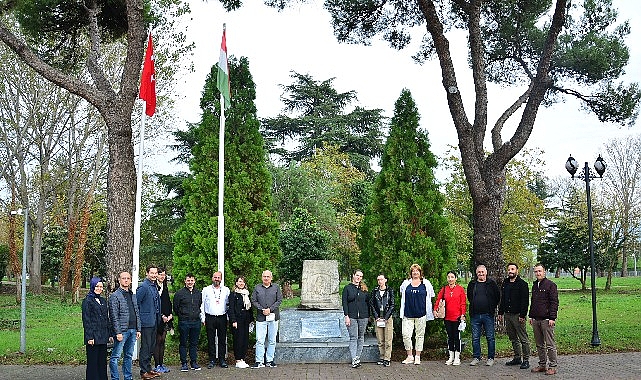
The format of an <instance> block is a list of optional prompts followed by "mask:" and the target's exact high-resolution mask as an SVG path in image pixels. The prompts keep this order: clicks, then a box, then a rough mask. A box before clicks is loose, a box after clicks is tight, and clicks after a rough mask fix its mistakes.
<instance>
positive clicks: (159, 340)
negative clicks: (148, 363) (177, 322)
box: [154, 323, 167, 367]
mask: <svg viewBox="0 0 641 380" xmlns="http://www.w3.org/2000/svg"><path fill="white" fill-rule="evenodd" d="M166 339H167V325H166V324H165V323H161V324H160V327H158V330H157V331H156V347H155V348H154V364H155V366H156V367H158V366H159V365H161V364H164V361H165V340H166Z"/></svg>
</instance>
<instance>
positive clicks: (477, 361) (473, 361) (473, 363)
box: [470, 358, 481, 365]
mask: <svg viewBox="0 0 641 380" xmlns="http://www.w3.org/2000/svg"><path fill="white" fill-rule="evenodd" d="M480 362H481V359H477V358H474V359H472V361H471V362H470V365H477V364H479V363H480Z"/></svg>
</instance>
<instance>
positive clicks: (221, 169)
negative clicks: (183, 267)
mask: <svg viewBox="0 0 641 380" xmlns="http://www.w3.org/2000/svg"><path fill="white" fill-rule="evenodd" d="M218 145H219V147H218V271H219V272H220V273H222V279H221V282H222V283H223V284H224V281H225V214H224V213H223V209H224V207H223V200H224V199H225V196H224V194H225V99H224V98H223V94H222V92H221V94H220V128H219V131H218Z"/></svg>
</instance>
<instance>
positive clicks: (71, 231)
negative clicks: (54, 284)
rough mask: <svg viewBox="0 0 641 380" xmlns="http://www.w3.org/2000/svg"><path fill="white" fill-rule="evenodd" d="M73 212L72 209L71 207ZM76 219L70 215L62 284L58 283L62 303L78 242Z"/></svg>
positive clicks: (61, 278)
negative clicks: (74, 250)
mask: <svg viewBox="0 0 641 380" xmlns="http://www.w3.org/2000/svg"><path fill="white" fill-rule="evenodd" d="M69 209H70V210H71V209H72V207H69ZM75 236H76V219H75V218H74V217H73V216H72V215H71V214H70V215H69V223H68V225H67V242H66V244H65V256H64V258H63V260H62V273H60V282H59V283H58V288H59V291H60V298H61V301H64V300H65V296H66V294H65V290H66V289H67V283H68V282H69V271H70V268H71V255H72V254H73V245H74V242H75V241H76V239H75Z"/></svg>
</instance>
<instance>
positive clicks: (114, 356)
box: [109, 329, 136, 380]
mask: <svg viewBox="0 0 641 380" xmlns="http://www.w3.org/2000/svg"><path fill="white" fill-rule="evenodd" d="M135 342H136V329H129V330H127V331H125V332H123V333H122V340H121V341H120V342H119V341H118V339H116V337H115V336H114V348H113V350H112V351H111V358H110V359H109V373H110V374H111V380H119V379H120V374H119V373H118V359H120V356H121V355H123V353H124V355H123V358H122V374H123V376H124V377H125V380H132V375H131V358H132V356H133V354H134V343H135Z"/></svg>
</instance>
